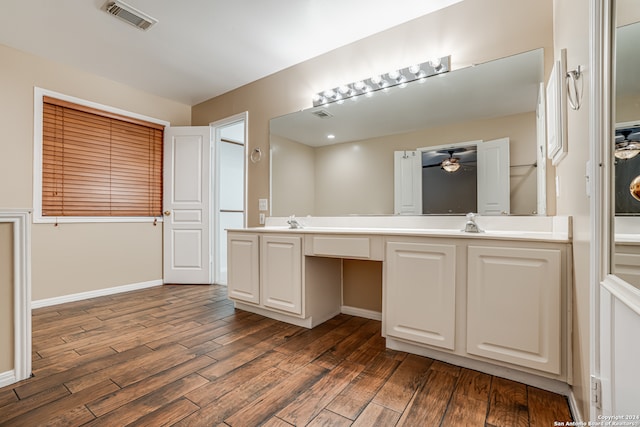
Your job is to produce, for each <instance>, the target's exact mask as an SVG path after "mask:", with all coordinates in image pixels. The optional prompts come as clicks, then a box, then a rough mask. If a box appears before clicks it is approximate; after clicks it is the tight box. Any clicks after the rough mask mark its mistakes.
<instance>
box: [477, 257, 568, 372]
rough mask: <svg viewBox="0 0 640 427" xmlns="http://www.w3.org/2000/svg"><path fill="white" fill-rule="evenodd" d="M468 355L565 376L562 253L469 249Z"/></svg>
mask: <svg viewBox="0 0 640 427" xmlns="http://www.w3.org/2000/svg"><path fill="white" fill-rule="evenodd" d="M468 255H469V260H468V263H469V265H468V267H469V268H468V275H467V277H468V280H467V285H468V288H467V352H468V353H470V354H475V355H478V356H485V357H489V358H491V359H495V360H501V361H504V362H510V363H514V364H517V365H521V366H526V367H530V368H534V369H539V370H541V371H545V372H550V373H554V374H560V367H561V366H560V352H561V345H560V339H561V338H560V337H561V333H560V331H561V314H560V302H561V269H560V262H561V252H560V250H559V249H528V248H509V247H499V248H498V247H483V246H469V252H468Z"/></svg>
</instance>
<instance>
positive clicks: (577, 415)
mask: <svg viewBox="0 0 640 427" xmlns="http://www.w3.org/2000/svg"><path fill="white" fill-rule="evenodd" d="M567 400H568V401H569V410H571V415H572V416H573V421H575V422H576V425H582V423H583V422H584V421H583V418H582V410H581V408H580V405H578V401H577V400H576V396H575V394H573V389H570V390H569V395H568V396H567ZM585 425H586V423H585Z"/></svg>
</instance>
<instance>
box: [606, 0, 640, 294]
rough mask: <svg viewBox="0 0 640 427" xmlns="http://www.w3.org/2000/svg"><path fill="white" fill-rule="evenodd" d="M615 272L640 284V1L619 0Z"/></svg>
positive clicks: (615, 119) (636, 284)
mask: <svg viewBox="0 0 640 427" xmlns="http://www.w3.org/2000/svg"><path fill="white" fill-rule="evenodd" d="M615 32H616V34H615V104H614V122H615V127H616V129H615V141H614V147H613V149H614V156H613V162H614V168H613V170H614V173H613V184H612V186H613V188H612V194H613V197H614V206H615V209H614V210H615V222H614V232H613V233H612V235H613V236H614V237H615V241H614V242H613V244H612V245H611V247H612V248H613V254H612V263H611V264H612V269H613V273H614V274H616V275H617V276H618V277H620V278H622V279H624V280H625V281H627V282H629V283H631V284H632V285H633V286H635V287H637V288H640V72H639V71H638V70H640V2H638V1H637V0H618V1H617V2H616V30H615Z"/></svg>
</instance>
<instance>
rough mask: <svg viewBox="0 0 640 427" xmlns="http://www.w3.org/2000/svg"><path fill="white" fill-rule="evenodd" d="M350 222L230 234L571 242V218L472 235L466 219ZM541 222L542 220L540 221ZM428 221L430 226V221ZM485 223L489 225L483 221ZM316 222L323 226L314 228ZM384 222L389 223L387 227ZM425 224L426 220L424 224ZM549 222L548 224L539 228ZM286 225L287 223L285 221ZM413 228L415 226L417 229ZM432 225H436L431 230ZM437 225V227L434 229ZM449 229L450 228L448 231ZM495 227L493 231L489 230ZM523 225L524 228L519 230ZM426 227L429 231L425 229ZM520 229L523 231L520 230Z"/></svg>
mask: <svg viewBox="0 0 640 427" xmlns="http://www.w3.org/2000/svg"><path fill="white" fill-rule="evenodd" d="M347 218H348V219H349V220H347V221H342V222H341V221H335V222H334V224H337V225H330V222H331V221H327V220H326V219H324V218H323V219H321V220H319V221H314V219H312V218H309V217H307V218H301V219H299V222H301V223H302V224H303V226H302V228H290V227H289V226H288V225H283V223H282V221H280V220H277V221H271V223H269V222H268V223H267V225H266V226H265V227H250V228H243V229H230V230H229V231H235V232H252V233H287V234H315V235H318V234H331V235H336V234H339V235H381V236H414V237H443V238H455V239H481V240H487V239H489V240H524V241H541V242H545V241H546V242H570V241H571V233H570V223H571V221H570V218H569V217H559V218H563V219H564V220H562V219H560V220H557V219H552V218H558V217H533V218H534V219H533V221H529V220H525V221H524V222H525V223H523V221H522V220H516V222H519V223H520V224H514V223H513V222H514V221H513V220H509V217H496V218H489V217H483V218H478V220H477V223H478V225H479V226H480V228H481V229H482V230H484V231H483V232H480V233H469V232H465V231H462V228H464V223H465V219H464V218H462V217H455V218H454V219H451V218H447V217H444V220H442V221H441V220H439V219H443V218H439V219H436V220H435V221H434V218H429V220H430V222H432V224H426V223H425V224H418V222H420V220H417V221H415V222H414V223H413V224H412V223H411V221H408V220H402V221H395V222H396V224H393V222H394V221H393V217H391V218H390V221H384V220H383V221H378V222H379V223H378V224H375V222H376V221H371V220H369V221H364V222H369V224H364V225H365V226H362V225H359V224H358V225H356V224H348V223H349V222H355V221H354V220H353V218H351V217H347ZM537 218H540V219H539V220H538V219H537ZM429 220H427V222H428V221H429ZM482 220H485V221H482ZM314 222H316V223H319V224H314ZM384 222H387V223H386V224H385V223H384ZM423 222H424V220H423ZM456 222H458V223H460V224H459V225H458V227H459V228H458V227H456V228H453V227H454V226H455V225H456V224H455V223H456ZM526 222H530V224H529V225H531V226H530V227H525V226H526V225H527V224H526ZM541 222H545V223H546V224H542V225H541V224H539V223H541ZM284 223H285V224H286V219H285V221H284ZM411 225H414V226H413V227H412V226H411ZM415 225H423V226H422V227H419V226H418V227H416V226H415ZM428 225H432V226H431V227H428ZM434 225H435V226H434ZM447 225H448V227H447ZM488 225H492V227H487V226H488ZM518 225H520V226H521V227H518ZM425 226H426V227H425ZM518 228H520V229H518Z"/></svg>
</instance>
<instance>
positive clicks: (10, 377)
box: [0, 369, 18, 387]
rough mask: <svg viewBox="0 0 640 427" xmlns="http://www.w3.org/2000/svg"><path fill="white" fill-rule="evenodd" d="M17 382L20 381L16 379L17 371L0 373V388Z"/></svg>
mask: <svg viewBox="0 0 640 427" xmlns="http://www.w3.org/2000/svg"><path fill="white" fill-rule="evenodd" d="M16 382H18V380H17V379H16V371H15V369H14V370H12V371H7V372H2V373H0V387H6V386H8V385H11V384H14V383H16Z"/></svg>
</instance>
